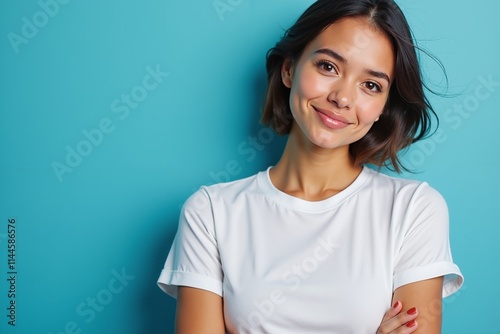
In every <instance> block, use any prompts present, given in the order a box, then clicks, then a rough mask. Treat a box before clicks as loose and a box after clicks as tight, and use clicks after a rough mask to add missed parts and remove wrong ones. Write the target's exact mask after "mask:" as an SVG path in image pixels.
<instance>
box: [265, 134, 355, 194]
mask: <svg viewBox="0 0 500 334" xmlns="http://www.w3.org/2000/svg"><path fill="white" fill-rule="evenodd" d="M361 170H362V168H361V167H360V166H355V165H354V163H353V159H352V157H351V155H350V154H349V147H348V146H343V147H338V148H335V149H324V148H321V147H318V146H316V145H314V144H313V143H311V142H310V141H309V140H308V139H307V138H305V136H303V135H302V132H301V131H300V129H297V128H296V127H293V128H292V131H291V132H290V135H289V137H288V141H287V144H286V147H285V150H284V152H283V155H282V156H281V159H280V160H279V162H278V163H277V164H276V166H274V167H273V168H272V169H271V170H270V172H269V175H270V178H271V181H272V183H273V184H274V186H275V187H276V188H278V189H279V190H281V191H283V192H285V193H287V194H289V195H291V196H294V197H298V198H302V199H305V200H309V201H320V200H323V199H326V198H328V197H331V196H333V195H335V194H337V193H339V192H341V191H342V190H344V189H345V188H347V187H348V186H349V185H350V184H351V183H352V182H354V180H355V179H356V178H357V177H358V175H359V173H360V172H361Z"/></svg>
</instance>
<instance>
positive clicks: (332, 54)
mask: <svg viewBox="0 0 500 334" xmlns="http://www.w3.org/2000/svg"><path fill="white" fill-rule="evenodd" d="M314 53H321V54H325V55H327V56H330V57H332V58H335V59H337V60H338V61H340V62H341V63H344V64H347V59H345V58H344V57H342V56H341V55H339V54H338V53H337V52H335V51H333V50H332V49H319V50H317V51H316V52H314Z"/></svg>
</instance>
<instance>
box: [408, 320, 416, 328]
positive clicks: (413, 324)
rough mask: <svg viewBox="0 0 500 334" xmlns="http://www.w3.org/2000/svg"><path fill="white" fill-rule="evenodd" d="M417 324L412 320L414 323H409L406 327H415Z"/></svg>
mask: <svg viewBox="0 0 500 334" xmlns="http://www.w3.org/2000/svg"><path fill="white" fill-rule="evenodd" d="M416 324H417V322H416V321H415V320H412V321H409V322H408V323H407V324H406V327H413V326H415V325H416Z"/></svg>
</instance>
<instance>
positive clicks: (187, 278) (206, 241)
mask: <svg viewBox="0 0 500 334" xmlns="http://www.w3.org/2000/svg"><path fill="white" fill-rule="evenodd" d="M222 281H223V272H222V266H221V261H220V256H219V251H218V248H217V240H216V236H215V227H214V219H213V212H212V206H211V203H210V198H209V196H208V194H207V191H206V190H205V188H201V189H200V190H198V191H197V192H195V193H194V194H193V195H191V197H189V198H188V200H187V201H186V203H185V204H184V206H183V208H182V210H181V215H180V218H179V227H178V229H177V234H176V236H175V238H174V242H173V244H172V247H171V249H170V252H169V254H168V256H167V260H166V262H165V266H164V268H163V270H162V272H161V274H160V277H159V279H158V285H159V287H160V288H161V289H162V290H163V291H164V292H166V293H167V294H168V295H170V296H172V297H174V298H176V297H177V287H178V286H189V287H194V288H199V289H203V290H208V291H211V292H213V293H216V294H218V295H220V296H222Z"/></svg>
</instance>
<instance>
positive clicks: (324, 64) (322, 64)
mask: <svg viewBox="0 0 500 334" xmlns="http://www.w3.org/2000/svg"><path fill="white" fill-rule="evenodd" d="M317 66H318V67H319V68H320V69H322V70H323V71H325V72H329V73H337V71H336V69H335V66H334V65H333V64H332V63H330V62H328V61H324V60H321V61H319V62H317Z"/></svg>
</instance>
